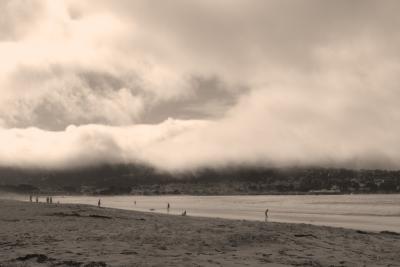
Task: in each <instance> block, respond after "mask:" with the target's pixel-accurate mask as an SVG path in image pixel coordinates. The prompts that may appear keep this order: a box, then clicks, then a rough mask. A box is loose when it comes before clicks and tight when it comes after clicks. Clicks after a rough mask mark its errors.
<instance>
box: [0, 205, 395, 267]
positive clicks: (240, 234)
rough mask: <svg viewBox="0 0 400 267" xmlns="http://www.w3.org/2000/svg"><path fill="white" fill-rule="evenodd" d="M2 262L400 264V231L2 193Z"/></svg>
mask: <svg viewBox="0 0 400 267" xmlns="http://www.w3.org/2000/svg"><path fill="white" fill-rule="evenodd" d="M0 266H400V235H396V234H395V233H369V232H364V231H357V230H350V229H342V228H332V227H324V226H313V225H306V224H285V223H263V222H254V221H239V220H224V219H211V218H196V217H190V216H186V217H182V216H176V215H162V214H154V213H142V212H135V211H126V210H116V209H107V208H97V207H93V206H86V205H67V204H64V205H55V204H53V205H50V204H44V203H39V204H36V203H26V202H17V201H11V200H0Z"/></svg>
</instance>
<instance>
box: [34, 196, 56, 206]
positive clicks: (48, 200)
mask: <svg viewBox="0 0 400 267" xmlns="http://www.w3.org/2000/svg"><path fill="white" fill-rule="evenodd" d="M29 202H33V196H32V195H29ZM35 202H36V203H39V196H38V195H36V196H35ZM46 203H47V204H53V197H46Z"/></svg>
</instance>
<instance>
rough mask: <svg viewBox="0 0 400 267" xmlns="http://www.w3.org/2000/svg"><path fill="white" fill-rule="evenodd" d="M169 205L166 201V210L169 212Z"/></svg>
mask: <svg viewBox="0 0 400 267" xmlns="http://www.w3.org/2000/svg"><path fill="white" fill-rule="evenodd" d="M170 207H171V206H170V205H169V202H168V203H167V212H168V213H169V208H170Z"/></svg>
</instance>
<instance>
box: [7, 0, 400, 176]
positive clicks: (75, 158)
mask: <svg viewBox="0 0 400 267" xmlns="http://www.w3.org/2000/svg"><path fill="white" fill-rule="evenodd" d="M0 8H1V9H2V10H4V16H2V18H0V58H2V61H1V62H0V125H1V126H2V127H3V128H2V129H1V130H0V135H1V136H2V142H3V145H4V147H6V149H4V150H3V152H1V153H0V162H1V164H3V165H22V166H24V165H26V166H53V167H65V166H76V165H80V164H84V165H85V164H96V163H101V162H110V163H116V162H123V163H128V162H142V163H143V162H144V163H148V164H151V165H153V166H156V167H158V168H161V169H167V170H182V169H190V168H197V167H203V166H216V167H217V166H223V165H227V164H263V165H270V166H287V165H324V166H340V167H355V168H358V167H363V168H375V167H380V168H381V167H382V168H383V167H384V168H399V167H400V164H399V163H398V162H400V161H399V159H400V155H399V152H398V151H400V147H399V144H398V143H399V142H398V136H399V135H400V127H398V125H400V111H399V109H398V107H397V106H398V103H399V101H400V92H399V90H400V89H399V88H400V87H399V84H400V79H399V77H400V55H399V53H398V47H399V45H400V35H399V33H398V28H399V26H400V19H399V17H398V15H397V13H398V10H399V8H400V4H399V3H398V1H385V2H384V3H383V2H377V1H369V0H367V1H359V0H352V1H342V0H339V1H334V2H325V1H313V0H311V1H310V0H307V1H303V0H300V1H296V2H293V1H286V0H283V1H259V0H246V1H242V0H238V1H231V0H229V1H228V0H221V1H218V2H215V1H211V0H203V1H184V0H171V1H152V0H150V1H128V0H118V1H102V0H98V1H97V0H96V1H92V0H87V1H80V0H79V1H78V0H65V1H51V0H44V1H21V0H20V1H16V0H10V1H3V2H2V3H1V4H0ZM168 117H174V118H175V119H169V120H166V119H167V118H168ZM176 118H178V119H176ZM148 122H151V123H155V124H147V125H146V123H148ZM69 125H77V126H76V127H73V126H72V127H68V126H69ZM11 144H12V145H11ZM54 147H59V149H57V150H56V151H55V150H54Z"/></svg>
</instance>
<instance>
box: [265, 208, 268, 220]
mask: <svg viewBox="0 0 400 267" xmlns="http://www.w3.org/2000/svg"><path fill="white" fill-rule="evenodd" d="M265 222H268V209H266V210H265Z"/></svg>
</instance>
